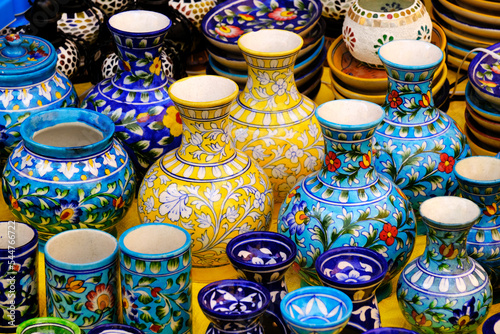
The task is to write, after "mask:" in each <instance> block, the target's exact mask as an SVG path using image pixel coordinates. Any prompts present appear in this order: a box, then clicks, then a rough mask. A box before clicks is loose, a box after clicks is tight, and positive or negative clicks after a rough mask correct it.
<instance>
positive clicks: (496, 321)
mask: <svg viewBox="0 0 500 334" xmlns="http://www.w3.org/2000/svg"><path fill="white" fill-rule="evenodd" d="M483 334H500V313H496V314H493V315H492V316H491V317H489V318H488V319H486V321H485V322H484V323H483Z"/></svg>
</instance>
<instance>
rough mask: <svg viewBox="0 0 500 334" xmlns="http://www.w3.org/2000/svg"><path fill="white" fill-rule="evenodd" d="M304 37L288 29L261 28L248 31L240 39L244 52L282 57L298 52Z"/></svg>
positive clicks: (239, 42) (239, 43) (240, 46)
mask: <svg viewBox="0 0 500 334" xmlns="http://www.w3.org/2000/svg"><path fill="white" fill-rule="evenodd" d="M303 44H304V39H303V38H302V37H301V36H300V35H298V34H296V33H294V32H292V31H288V30H282V29H261V30H258V31H251V32H247V33H246V34H243V35H241V37H240V38H239V39H238V47H239V48H240V49H241V51H242V52H243V53H246V54H249V55H258V56H265V57H281V56H287V55H292V54H294V53H298V52H299V51H300V49H301V48H302V45H303Z"/></svg>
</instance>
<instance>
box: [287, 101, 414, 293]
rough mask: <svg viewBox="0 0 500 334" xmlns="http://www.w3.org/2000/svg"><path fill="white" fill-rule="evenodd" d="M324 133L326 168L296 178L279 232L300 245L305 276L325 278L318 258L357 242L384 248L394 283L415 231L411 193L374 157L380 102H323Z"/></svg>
mask: <svg viewBox="0 0 500 334" xmlns="http://www.w3.org/2000/svg"><path fill="white" fill-rule="evenodd" d="M316 118H317V119H318V120H319V123H320V126H321V129H322V131H323V136H324V138H325V153H326V157H325V160H324V162H323V166H322V167H321V170H320V171H318V172H315V173H313V174H310V175H309V176H308V177H306V178H304V179H303V180H302V181H301V182H299V183H298V184H297V185H296V186H295V187H294V188H293V189H292V191H291V192H290V193H289V194H288V196H287V197H286V199H285V201H284V202H283V204H282V205H281V209H280V211H279V216H278V232H280V233H282V234H284V235H286V236H288V237H289V238H291V239H292V240H294V242H295V243H296V244H297V249H298V252H297V258H296V262H297V264H298V265H299V267H300V275H301V279H302V280H303V282H304V283H307V284H309V285H320V281H319V279H318V277H317V274H316V271H315V268H314V263H315V261H316V259H317V258H318V256H319V255H320V254H321V253H323V252H325V251H327V250H329V249H332V248H336V247H341V246H345V245H350V246H359V247H365V248H370V249H373V250H375V251H376V252H378V253H380V254H382V255H383V256H384V258H385V260H386V261H387V263H388V264H389V268H390V269H389V272H388V274H387V275H386V277H385V280H384V282H383V284H385V286H386V287H387V288H389V287H390V284H388V283H390V280H391V279H392V278H394V277H395V276H396V275H397V274H398V273H399V272H400V271H401V269H402V268H403V266H404V265H405V264H406V263H407V262H408V260H409V258H410V255H411V252H412V250H413V247H414V241H415V236H416V226H415V217H414V214H413V209H412V207H411V204H410V202H409V200H408V199H407V198H406V196H405V195H404V194H403V193H402V192H401V190H400V189H399V188H398V187H397V186H396V185H395V184H394V183H393V182H392V181H391V180H389V179H388V178H386V177H385V176H383V175H380V174H378V173H377V171H376V170H375V168H374V167H373V162H372V138H373V133H374V132H375V128H376V127H377V126H378V125H379V124H380V122H381V121H382V119H383V110H382V108H381V107H380V106H379V105H376V104H374V103H371V102H367V101H359V100H336V101H330V102H326V103H324V104H322V105H320V106H319V107H318V108H317V109H316ZM388 290H389V291H390V289H388Z"/></svg>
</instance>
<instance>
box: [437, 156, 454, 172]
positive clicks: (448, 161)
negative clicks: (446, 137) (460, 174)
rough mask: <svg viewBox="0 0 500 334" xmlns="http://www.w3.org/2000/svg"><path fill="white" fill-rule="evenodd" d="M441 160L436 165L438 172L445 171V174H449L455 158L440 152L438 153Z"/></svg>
mask: <svg viewBox="0 0 500 334" xmlns="http://www.w3.org/2000/svg"><path fill="white" fill-rule="evenodd" d="M440 158H441V162H440V163H439V165H438V170H439V171H440V172H445V173H446V174H450V173H451V172H453V166H454V165H455V158H453V157H450V156H449V155H448V154H446V153H441V155H440Z"/></svg>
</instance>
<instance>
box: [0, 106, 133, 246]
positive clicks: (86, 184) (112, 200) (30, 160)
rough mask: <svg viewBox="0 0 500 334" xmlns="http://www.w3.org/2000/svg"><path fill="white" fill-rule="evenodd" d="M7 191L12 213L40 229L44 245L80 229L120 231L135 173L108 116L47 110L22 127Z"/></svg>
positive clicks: (6, 172)
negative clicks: (63, 232)
mask: <svg viewBox="0 0 500 334" xmlns="http://www.w3.org/2000/svg"><path fill="white" fill-rule="evenodd" d="M20 134H21V138H22V141H21V142H20V143H19V144H18V145H17V147H16V148H15V150H14V152H13V153H12V154H11V155H10V156H9V159H8V161H7V164H6V166H5V169H4V171H3V175H2V191H3V196H4V199H5V202H6V203H7V205H8V206H9V209H10V210H11V212H12V213H13V214H14V215H15V216H16V217H17V218H18V219H19V220H22V221H24V222H26V223H28V224H30V225H31V226H33V227H36V229H37V230H38V233H39V237H40V244H41V245H43V244H45V242H46V241H47V240H48V239H49V238H50V237H51V236H53V235H55V234H57V233H59V232H62V231H65V230H72V229H76V228H94V229H99V230H104V231H108V232H110V233H112V234H116V228H115V226H116V224H117V223H118V222H119V221H120V220H121V219H122V218H123V217H124V216H125V214H126V213H127V211H128V209H129V208H130V205H131V204H132V201H133V199H134V196H135V187H136V182H135V173H134V168H133V165H132V163H131V161H130V159H129V157H128V154H127V152H126V151H125V150H124V149H123V147H122V146H121V144H120V142H118V141H117V140H116V139H114V138H113V134H114V124H113V122H112V121H111V120H110V119H109V118H108V117H106V116H104V115H102V114H99V113H97V112H95V111H91V110H84V109H79V108H61V109H54V110H46V111H43V112H40V113H37V114H34V115H32V116H30V117H29V118H27V119H26V120H25V121H24V122H23V123H22V125H21V129H20Z"/></svg>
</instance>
